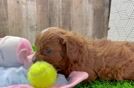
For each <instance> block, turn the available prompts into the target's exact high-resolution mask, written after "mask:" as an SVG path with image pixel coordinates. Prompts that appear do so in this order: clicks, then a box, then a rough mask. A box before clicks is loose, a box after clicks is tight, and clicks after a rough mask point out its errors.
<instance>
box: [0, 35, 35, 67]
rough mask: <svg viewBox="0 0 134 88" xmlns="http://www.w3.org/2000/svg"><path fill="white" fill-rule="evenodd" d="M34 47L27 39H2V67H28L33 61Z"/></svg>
mask: <svg viewBox="0 0 134 88" xmlns="http://www.w3.org/2000/svg"><path fill="white" fill-rule="evenodd" d="M31 55H33V52H32V46H31V44H30V42H29V41H28V40H27V39H24V38H20V37H15V36H6V37H4V38H1V39H0V66H5V67H18V66H21V65H24V66H27V65H28V64H29V63H30V62H29V61H32V60H30V59H32V57H31V58H30V56H31Z"/></svg>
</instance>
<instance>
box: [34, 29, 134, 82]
mask: <svg viewBox="0 0 134 88" xmlns="http://www.w3.org/2000/svg"><path fill="white" fill-rule="evenodd" d="M35 45H36V47H37V49H38V50H37V52H36V54H35V57H36V58H37V60H44V61H47V62H49V63H51V64H52V65H54V67H55V68H56V69H57V70H58V72H60V73H62V74H64V75H66V76H68V75H69V74H70V73H71V72H72V71H83V72H86V73H88V75H89V77H88V79H87V81H93V80H95V79H96V78H99V79H104V80H134V43H131V42H126V41H110V40H92V39H87V38H85V37H83V36H81V35H78V34H76V33H73V32H69V31H65V30H63V29H60V28H56V27H50V28H47V29H45V30H44V31H42V32H41V33H39V35H38V36H37V38H36V41H35Z"/></svg>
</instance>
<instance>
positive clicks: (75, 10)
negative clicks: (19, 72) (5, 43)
mask: <svg viewBox="0 0 134 88" xmlns="http://www.w3.org/2000/svg"><path fill="white" fill-rule="evenodd" d="M110 3H111V0H0V37H2V36H5V35H15V36H21V37H25V38H28V39H29V40H31V41H32V42H33V41H34V38H35V35H36V33H37V32H39V31H41V30H43V29H44V28H47V27H52V26H58V27H62V28H65V29H67V30H72V31H76V32H79V33H81V34H83V35H86V36H89V37H93V38H104V37H106V36H107V31H108V20H109V12H110Z"/></svg>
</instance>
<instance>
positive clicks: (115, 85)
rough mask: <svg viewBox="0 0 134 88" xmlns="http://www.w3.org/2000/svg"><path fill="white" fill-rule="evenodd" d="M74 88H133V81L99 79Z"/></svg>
mask: <svg viewBox="0 0 134 88" xmlns="http://www.w3.org/2000/svg"><path fill="white" fill-rule="evenodd" d="M75 88H134V81H101V80H96V81H94V82H91V83H86V84H84V83H81V84H79V85H77V86H76V87H75Z"/></svg>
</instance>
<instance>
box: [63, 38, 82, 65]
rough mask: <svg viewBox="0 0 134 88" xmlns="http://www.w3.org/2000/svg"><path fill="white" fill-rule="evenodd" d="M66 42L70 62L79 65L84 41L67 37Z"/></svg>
mask: <svg viewBox="0 0 134 88" xmlns="http://www.w3.org/2000/svg"><path fill="white" fill-rule="evenodd" d="M64 42H65V46H66V55H67V57H68V59H69V61H70V62H73V63H77V61H79V58H81V57H80V56H81V54H82V53H83V44H82V41H81V40H80V39H78V38H77V37H75V36H66V40H65V41H64Z"/></svg>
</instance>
